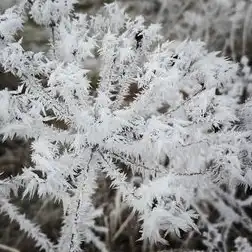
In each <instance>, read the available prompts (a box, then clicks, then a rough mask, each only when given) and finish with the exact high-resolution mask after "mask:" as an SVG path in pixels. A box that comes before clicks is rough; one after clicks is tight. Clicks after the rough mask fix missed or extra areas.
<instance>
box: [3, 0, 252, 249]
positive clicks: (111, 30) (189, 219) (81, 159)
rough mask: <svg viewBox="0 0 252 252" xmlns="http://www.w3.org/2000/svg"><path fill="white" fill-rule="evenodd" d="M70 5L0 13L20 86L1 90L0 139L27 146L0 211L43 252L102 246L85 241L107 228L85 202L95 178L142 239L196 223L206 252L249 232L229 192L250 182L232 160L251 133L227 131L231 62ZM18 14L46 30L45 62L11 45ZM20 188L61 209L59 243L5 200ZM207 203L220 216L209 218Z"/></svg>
mask: <svg viewBox="0 0 252 252" xmlns="http://www.w3.org/2000/svg"><path fill="white" fill-rule="evenodd" d="M75 3H76V0H68V1H66V0H34V1H31V0H29V1H25V0H24V1H20V4H19V5H16V6H14V7H12V8H11V9H8V10H6V12H5V13H4V14H3V15H1V16H0V39H1V40H0V49H1V50H0V64H1V65H2V66H3V67H4V69H5V71H6V72H11V73H12V74H13V75H15V76H17V77H18V78H19V79H20V80H21V82H22V85H21V86H19V88H18V89H17V90H16V91H8V90H2V91H0V100H1V110H0V133H1V134H2V135H3V141H4V140H6V139H7V138H11V139H12V138H13V137H18V138H24V139H31V140H32V156H31V157H32V166H31V167H24V168H23V170H22V172H21V173H20V174H18V175H17V176H14V177H11V178H6V179H5V180H2V181H1V185H0V186H1V190H0V195H1V196H0V209H1V212H4V213H6V214H7V215H8V216H9V217H10V219H11V220H15V221H17V222H18V223H19V225H20V229H22V230H24V231H26V232H27V233H28V234H29V235H30V236H31V237H32V238H33V239H34V240H35V241H36V242H37V245H38V246H39V247H40V248H41V249H44V250H45V251H62V252H63V251H66V252H68V251H81V247H80V246H81V244H82V243H83V242H84V243H89V242H92V243H94V245H95V246H96V247H97V248H98V249H100V250H101V251H106V247H105V245H104V243H102V242H101V241H100V240H99V238H98V237H97V236H96V235H95V234H97V232H106V229H105V228H103V227H100V226H97V225H96V223H95V218H96V217H99V216H100V215H102V214H103V213H102V211H101V210H100V209H95V207H94V205H93V203H92V198H91V197H92V195H93V193H94V192H95V189H96V186H97V185H96V180H97V178H98V176H99V174H100V173H101V172H102V173H105V174H106V175H107V176H108V177H109V178H110V179H111V180H112V185H111V186H113V187H114V188H116V189H117V190H118V192H119V193H120V194H121V195H122V198H123V200H124V201H125V202H126V203H127V204H128V205H129V207H132V208H133V210H134V211H135V212H137V213H138V214H139V216H140V221H141V223H142V229H141V233H142V239H148V240H150V241H151V242H163V243H166V239H165V236H166V235H167V234H170V233H173V234H174V233H175V234H176V235H178V236H179V235H180V232H181V230H182V231H185V232H187V231H190V230H192V229H193V230H196V231H197V232H198V227H197V225H196V223H195V221H196V220H197V219H198V220H197V221H198V224H199V227H200V228H201V227H203V228H205V227H207V230H206V244H207V245H208V247H209V249H213V250H214V249H216V247H218V246H219V242H220V241H221V238H223V239H222V240H223V242H225V241H226V240H227V236H228V231H229V230H230V227H231V225H232V224H233V223H240V224H242V225H243V226H245V227H246V228H249V229H251V227H252V224H251V223H252V222H251V220H250V219H249V218H247V214H246V212H245V211H243V210H242V206H244V205H246V204H249V203H248V202H247V201H246V202H245V203H244V202H243V201H237V200H236V199H235V196H234V195H233V194H232V193H233V192H235V189H236V186H237V185H239V184H244V185H246V186H249V185H250V184H251V168H250V166H246V165H243V163H242V162H241V157H240V156H241V153H242V152H244V151H247V152H249V151H251V143H250V140H249V136H250V132H247V131H246V130H243V128H242V127H241V128H237V126H236V124H237V123H238V121H239V118H238V117H237V113H236V111H237V109H238V105H237V102H238V98H239V96H238V95H236V91H234V90H235V89H234V85H235V83H236V78H237V76H236V72H237V66H236V65H235V64H233V63H232V62H230V61H228V60H227V59H225V58H222V57H218V53H215V52H213V53H209V52H208V51H207V50H206V49H205V44H204V43H202V42H200V41H196V42H193V41H190V40H186V41H184V42H182V43H181V44H179V45H176V46H174V45H173V44H172V43H171V42H169V41H166V40H165V39H163V37H162V36H161V33H160V29H161V27H160V26H159V25H153V24H152V25H150V26H148V27H146V26H145V25H144V19H143V18H142V17H137V18H136V19H134V20H131V19H130V18H129V16H128V15H126V14H125V13H124V10H123V9H121V8H119V7H118V5H117V4H110V5H105V7H104V9H103V10H102V11H101V12H99V13H98V14H97V15H96V16H87V15H85V14H78V13H75V12H74V4H75ZM28 17H29V18H32V19H33V20H34V22H36V23H37V24H38V25H41V26H42V27H45V28H47V29H50V30H51V39H50V44H51V49H50V52H49V54H48V55H45V54H43V53H42V52H39V53H34V52H32V51H25V50H24V49H23V48H22V39H19V40H17V41H16V40H15V39H16V36H15V35H16V34H17V32H19V31H20V30H22V27H23V24H24V22H25V21H26V20H27V18H28ZM95 57H96V58H98V60H99V66H100V67H99V78H98V79H99V80H98V83H91V80H90V75H89V74H90V73H89V71H88V70H86V69H85V64H86V63H87V61H89V60H90V59H91V58H95ZM133 89H134V92H133V91H132V90H133ZM57 122H62V123H63V125H64V127H61V128H59V127H55V125H56V123H57ZM134 175H138V176H140V177H141V182H140V183H138V184H135V183H132V181H131V178H132V176H134ZM223 188H224V189H223ZM19 189H22V196H23V197H29V198H33V197H34V196H35V195H37V196H39V197H40V198H41V199H42V200H44V199H52V200H55V201H58V202H60V203H61V204H62V206H63V221H62V228H61V237H60V238H59V240H58V243H57V244H53V243H52V242H51V241H50V240H49V239H48V238H47V237H46V235H45V234H43V233H42V232H41V230H40V228H39V227H38V226H36V225H35V224H34V223H33V222H32V221H30V220H28V219H27V218H25V216H24V215H22V214H20V213H19V211H18V209H17V207H16V206H15V205H13V204H12V203H11V202H10V199H11V195H12V194H13V193H14V194H17V193H18V190H19ZM206 201H208V202H213V205H214V207H215V208H216V209H218V210H219V222H218V223H211V222H210V220H209V219H208V212H207V211H208V210H209V208H208V207H207V206H206V204H207V203H206ZM249 202H250V201H249ZM236 208H238V209H239V211H238V212H237V211H235V209H236ZM211 239H212V241H211ZM226 251H227V250H226Z"/></svg>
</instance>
